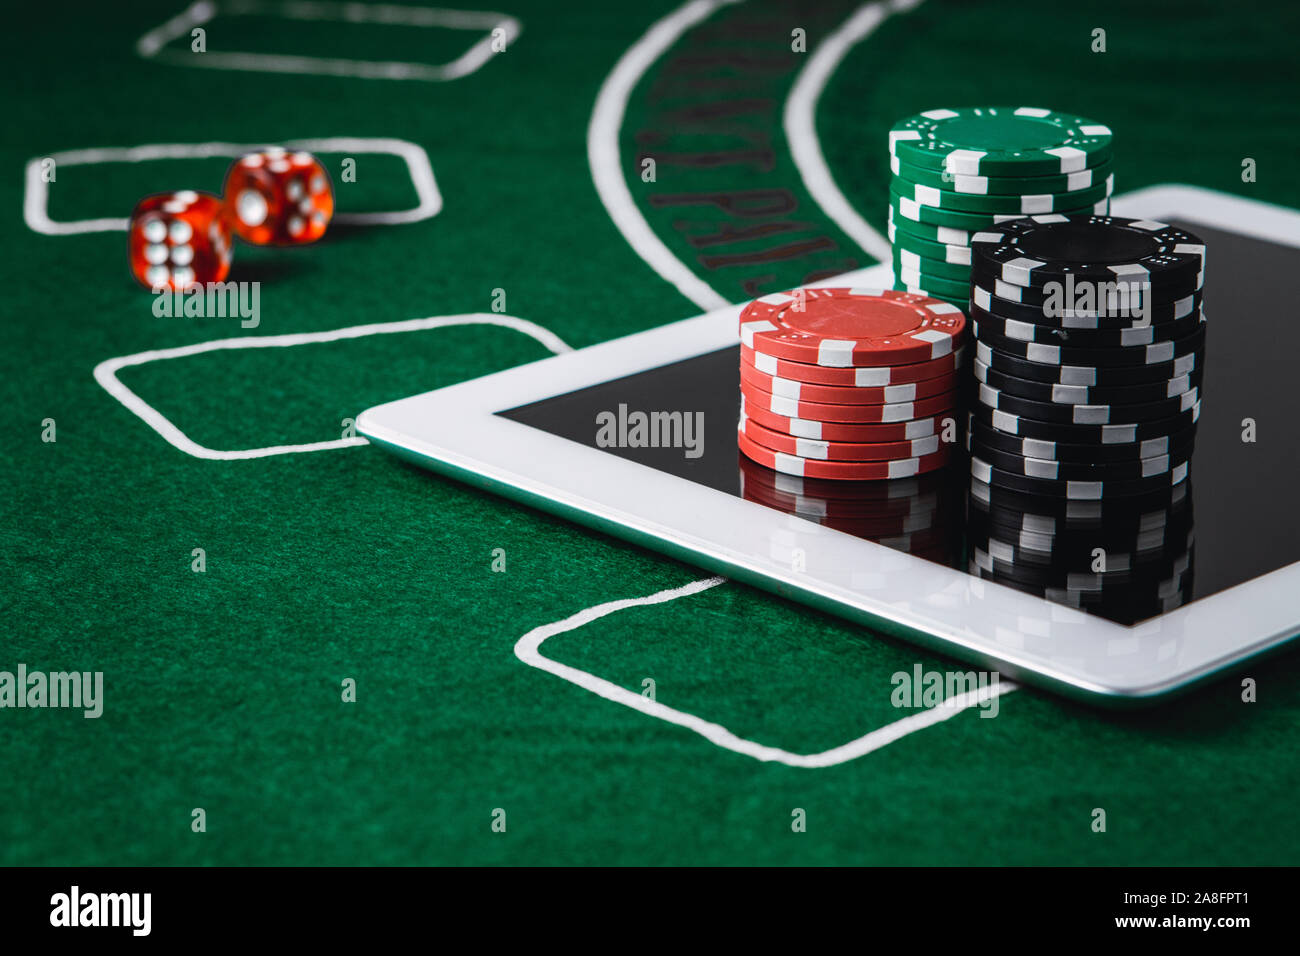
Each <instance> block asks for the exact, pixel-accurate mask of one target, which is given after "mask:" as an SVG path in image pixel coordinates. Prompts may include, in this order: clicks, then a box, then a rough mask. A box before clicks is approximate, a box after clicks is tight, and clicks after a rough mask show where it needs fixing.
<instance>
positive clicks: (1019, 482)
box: [970, 455, 1188, 501]
mask: <svg viewBox="0 0 1300 956" xmlns="http://www.w3.org/2000/svg"><path fill="white" fill-rule="evenodd" d="M970 470H971V477H973V478H978V479H979V480H980V481H983V482H985V483H986V484H989V485H996V486H998V487H999V488H1005V489H1007V490H1010V491H1023V492H1025V493H1026V494H1036V495H1047V496H1052V497H1057V498H1063V499H1066V500H1081V501H1104V500H1106V499H1107V498H1110V497H1116V498H1127V497H1130V496H1141V495H1146V494H1150V493H1151V492H1155V491H1160V490H1161V489H1164V488H1170V487H1173V486H1174V485H1177V484H1180V483H1181V482H1183V481H1185V480H1186V479H1187V472H1188V464H1187V463H1186V462H1184V463H1182V464H1180V465H1178V466H1176V467H1174V468H1172V469H1170V470H1169V471H1166V472H1162V473H1161V474H1159V475H1155V476H1153V477H1150V478H1134V479H1128V480H1115V481H1085V480H1075V479H1069V478H1056V479H1053V478H1030V477H1027V476H1025V475H1017V474H1014V473H1012V472H1009V471H1003V470H1002V469H1001V468H994V467H993V466H992V465H991V464H990V463H988V462H986V461H984V460H982V459H981V458H979V457H978V456H977V455H972V456H971V459H970Z"/></svg>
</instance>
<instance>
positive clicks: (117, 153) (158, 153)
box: [23, 136, 442, 236]
mask: <svg viewBox="0 0 1300 956" xmlns="http://www.w3.org/2000/svg"><path fill="white" fill-rule="evenodd" d="M271 145H278V146H283V147H284V148H285V149H289V150H304V151H306V152H309V153H318V154H319V153H346V154H349V155H352V154H362V155H364V154H366V153H375V154H383V155H391V156H397V157H398V158H399V159H401V160H402V161H403V162H405V163H406V169H407V173H408V174H409V175H410V177H411V185H412V186H413V187H414V188H415V196H416V199H417V202H416V204H415V206H413V207H412V208H410V209H396V210H391V211H385V212H340V213H336V214H335V215H334V222H336V223H339V224H342V225H351V226H377V225H398V224H402V223H410V222H420V221H421V220H424V219H430V218H432V217H434V216H436V215H438V213H440V212H441V211H442V193H441V192H440V191H439V190H438V181H437V179H436V178H435V177H434V175H433V164H432V163H430V162H429V154H428V153H426V152H425V151H424V149H423V148H422V147H420V146H418V145H416V144H415V143H412V142H409V141H407V140H404V139H385V138H372V137H360V136H325V137H318V138H314V139H294V140H289V141H288V142H284V143H275V144H272V143H147V144H145V145H142V146H106V147H91V148H89V149H69V150H64V151H62V152H58V153H51V154H50V155H48V156H34V157H32V158H31V159H29V160H28V161H27V169H26V175H25V190H24V194H23V220H24V221H25V222H26V223H27V227H28V228H29V229H31V230H32V231H33V232H39V233H41V234H42V235H46V236H75V235H81V234H83V233H87V232H125V231H126V229H127V227H128V226H129V225H130V219H129V218H128V217H122V218H104V219H76V220H70V221H67V222H55V221H54V220H53V219H51V218H50V216H49V184H48V183H47V182H46V181H45V178H44V175H43V167H44V164H45V161H46V160H52V161H53V162H54V168H55V170H56V171H57V170H58V168H59V167H60V166H88V165H95V164H98V163H146V162H153V161H156V160H162V159H210V158H212V157H230V158H232V159H233V158H235V157H237V156H242V155H244V154H245V153H249V152H252V151H253V150H257V149H265V148H266V147H267V146H271Z"/></svg>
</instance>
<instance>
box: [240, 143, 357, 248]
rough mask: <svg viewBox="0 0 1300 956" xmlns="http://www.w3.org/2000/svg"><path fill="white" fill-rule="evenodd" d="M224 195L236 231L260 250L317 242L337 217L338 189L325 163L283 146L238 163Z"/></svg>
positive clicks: (251, 156) (250, 155) (245, 157)
mask: <svg viewBox="0 0 1300 956" xmlns="http://www.w3.org/2000/svg"><path fill="white" fill-rule="evenodd" d="M222 192H223V196H224V198H225V202H226V220H227V222H229V223H230V228H231V229H233V230H234V231H235V234H236V235H238V236H240V237H241V238H243V239H245V240H247V241H248V242H251V243H253V244H254V245H258V246H267V245H275V246H295V245H301V244H303V243H308V242H315V241H316V240H317V239H319V238H320V237H321V236H323V235H324V234H325V227H326V226H328V225H329V221H330V218H331V217H332V216H333V215H334V187H333V186H331V185H330V177H329V174H328V173H326V172H325V167H324V166H322V165H321V163H320V160H318V159H317V158H316V157H315V156H313V155H312V154H311V153H302V152H297V153H290V152H288V151H286V150H284V149H281V148H280V147H278V146H277V147H272V148H269V149H266V150H264V151H262V152H258V153H249V154H248V155H247V156H243V157H240V158H239V159H238V160H236V161H235V163H234V165H232V166H231V167H230V171H229V172H228V173H226V184H225V188H224V189H223V191H222Z"/></svg>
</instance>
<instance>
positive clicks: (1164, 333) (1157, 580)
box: [967, 215, 1206, 620]
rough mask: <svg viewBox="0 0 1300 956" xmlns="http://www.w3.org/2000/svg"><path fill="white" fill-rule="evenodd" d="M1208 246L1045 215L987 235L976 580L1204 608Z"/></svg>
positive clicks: (1163, 229)
mask: <svg viewBox="0 0 1300 956" xmlns="http://www.w3.org/2000/svg"><path fill="white" fill-rule="evenodd" d="M1204 271H1205V245H1204V243H1203V242H1201V241H1200V240H1199V239H1198V238H1197V237H1195V236H1194V235H1192V234H1191V233H1188V232H1186V231H1185V230H1182V229H1178V228H1176V227H1173V226H1170V225H1166V224H1164V223H1159V222H1153V221H1145V220H1133V219H1122V218H1119V217H1115V216H1062V215H1044V216H1032V217H1029V218H1026V219H1017V220H1012V221H1010V222H1006V223H1002V224H1000V225H998V226H997V227H994V228H992V229H990V230H988V231H985V232H981V233H979V234H977V235H975V236H973V237H972V239H971V304H970V318H971V322H972V329H973V333H974V337H975V340H976V354H975V357H974V364H973V369H974V377H975V382H974V383H973V387H974V391H975V395H974V402H973V404H972V410H971V413H970V415H969V420H968V424H969V429H968V433H967V444H968V447H969V449H970V467H971V503H970V513H971V519H970V534H969V547H970V561H971V571H972V573H979V574H980V575H981V576H984V577H992V578H995V579H997V580H1001V581H1003V582H1004V583H1009V584H1012V585H1013V586H1017V587H1021V589H1023V590H1031V591H1034V592H1036V593H1040V594H1047V595H1048V596H1050V597H1053V598H1054V599H1056V600H1060V601H1063V602H1065V603H1070V604H1074V605H1079V606H1083V605H1087V606H1090V607H1094V608H1095V609H1098V610H1102V612H1103V613H1107V614H1108V615H1109V616H1112V617H1114V618H1116V619H1120V620H1140V619H1141V618H1142V617H1145V616H1148V615H1149V614H1155V613H1159V612H1161V611H1163V610H1167V609H1169V608H1170V607H1171V606H1177V604H1180V603H1182V602H1183V601H1185V600H1186V599H1187V596H1188V594H1189V588H1190V580H1191V542H1192V533H1191V532H1192V528H1191V518H1190V515H1191V507H1190V488H1189V487H1188V485H1189V482H1188V478H1189V474H1190V470H1191V461H1192V452H1193V449H1194V445H1195V438H1196V423H1197V419H1198V418H1199V416H1200V409H1201V383H1202V376H1203V373H1204V364H1205V338H1206V332H1205V330H1206V326H1205V316H1204V314H1203V312H1202V310H1201V289H1202V286H1203V280H1204Z"/></svg>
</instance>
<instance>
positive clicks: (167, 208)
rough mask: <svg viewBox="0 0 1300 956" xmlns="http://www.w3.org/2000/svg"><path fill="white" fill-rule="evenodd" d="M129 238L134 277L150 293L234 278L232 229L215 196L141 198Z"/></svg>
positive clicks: (189, 193)
mask: <svg viewBox="0 0 1300 956" xmlns="http://www.w3.org/2000/svg"><path fill="white" fill-rule="evenodd" d="M127 235H128V245H127V248H128V252H129V255H130V259H131V274H132V275H134V276H135V277H136V279H138V280H139V281H140V283H141V284H142V285H145V286H147V287H149V288H150V289H170V290H172V291H176V290H179V289H186V288H189V287H190V286H192V285H196V284H203V283H205V282H221V281H223V280H224V279H225V278H226V276H227V275H229V274H230V242H231V238H230V227H229V226H228V225H227V224H226V221H225V217H224V216H223V214H222V202H221V200H220V199H219V198H218V197H216V196H213V195H212V194H210V193H198V192H193V191H191V190H185V191H182V192H176V193H161V194H159V195H157V196H147V197H145V198H144V199H141V200H140V202H139V203H137V204H136V207H135V212H133V213H132V214H131V224H130V227H129V229H128V233H127Z"/></svg>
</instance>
